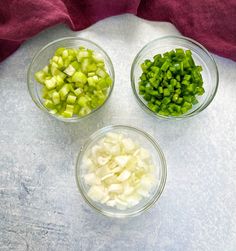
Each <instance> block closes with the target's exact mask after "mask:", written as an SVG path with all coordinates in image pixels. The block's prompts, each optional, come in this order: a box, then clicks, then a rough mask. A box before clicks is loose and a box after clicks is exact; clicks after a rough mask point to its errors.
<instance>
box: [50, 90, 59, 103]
mask: <svg viewBox="0 0 236 251" xmlns="http://www.w3.org/2000/svg"><path fill="white" fill-rule="evenodd" d="M52 101H53V103H54V104H55V105H58V104H59V103H60V94H59V93H58V92H57V91H53V93H52Z"/></svg>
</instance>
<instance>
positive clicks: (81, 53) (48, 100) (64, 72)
mask: <svg viewBox="0 0 236 251" xmlns="http://www.w3.org/2000/svg"><path fill="white" fill-rule="evenodd" d="M35 79H36V81H37V82H39V83H40V84H42V85H43V88H42V98H43V99H45V100H44V106H45V107H46V108H47V109H48V110H49V111H50V113H51V114H57V115H59V116H63V117H65V118H71V117H73V116H79V117H82V116H85V115H87V114H89V113H90V112H91V111H92V110H94V109H97V108H98V107H99V106H101V105H102V104H103V103H104V102H105V100H106V98H107V95H108V92H109V88H110V87H111V85H112V79H111V77H110V76H109V74H108V73H107V71H106V68H105V63H104V59H103V58H102V56H101V55H100V54H98V53H96V52H94V51H92V50H90V49H86V48H84V47H80V48H78V49H71V48H58V49H57V50H56V51H55V54H54V56H53V57H52V58H51V59H50V60H49V64H48V65H47V66H45V67H44V68H43V69H42V70H40V71H38V72H36V73H35Z"/></svg>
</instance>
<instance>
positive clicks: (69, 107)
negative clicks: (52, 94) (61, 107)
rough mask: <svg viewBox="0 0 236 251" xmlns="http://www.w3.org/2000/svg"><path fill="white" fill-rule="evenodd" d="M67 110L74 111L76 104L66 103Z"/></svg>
mask: <svg viewBox="0 0 236 251" xmlns="http://www.w3.org/2000/svg"><path fill="white" fill-rule="evenodd" d="M66 111H69V112H72V113H73V111H74V106H73V105H66Z"/></svg>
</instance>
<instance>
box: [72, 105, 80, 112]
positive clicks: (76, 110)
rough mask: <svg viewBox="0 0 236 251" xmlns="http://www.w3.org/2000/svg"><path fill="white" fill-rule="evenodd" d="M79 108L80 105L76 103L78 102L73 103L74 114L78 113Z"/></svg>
mask: <svg viewBox="0 0 236 251" xmlns="http://www.w3.org/2000/svg"><path fill="white" fill-rule="evenodd" d="M79 110H80V106H79V105H78V104H75V105H74V112H73V113H74V114H78V112H79Z"/></svg>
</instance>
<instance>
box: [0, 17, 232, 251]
mask: <svg viewBox="0 0 236 251" xmlns="http://www.w3.org/2000/svg"><path fill="white" fill-rule="evenodd" d="M167 34H179V33H178V31H177V30H176V29H175V27H174V26H172V25H171V24H169V23H164V22H149V21H145V20H142V19H140V18H137V17H135V16H132V15H122V16H116V17H111V18H108V19H105V20H102V21H100V22H98V23H96V24H94V25H93V26H91V27H89V28H88V29H86V30H83V31H80V32H72V31H71V30H70V29H68V28H67V27H66V26H65V25H58V26H55V27H52V28H49V29H47V30H45V31H43V32H41V33H40V34H38V35H37V36H35V37H34V38H32V39H30V40H29V41H27V42H25V43H24V44H23V45H22V46H21V47H20V48H19V49H18V51H17V52H15V53H14V54H13V55H12V56H10V57H9V58H8V59H7V60H5V61H4V62H3V63H1V64H0V114H1V118H0V250H4V251H5V250H6V251H8V250H17V251H21V250H42V251H44V250H56V251H60V250H62V251H64V250H72V251H75V250H85V251H87V250H88V251H90V250H91V251H105V250H108V251H114V250H117V251H119V250H122V251H126V250H127V251H139V250H140V251H143V250H155V251H156V250H158V251H222V250H224V251H234V250H235V248H236V154H235V152H236V112H235V111H236V84H235V79H236V63H235V62H233V61H230V60H228V59H225V58H221V57H218V56H215V55H214V58H215V60H216V62H217V64H218V67H219V73H220V83H219V89H218V93H217V95H216V97H215V99H214V101H213V102H212V103H211V105H210V106H209V107H208V108H207V109H206V110H205V111H203V112H202V113H201V114H199V115H198V116H196V117H194V118H191V119H187V120H182V121H162V120H157V119H155V118H153V117H151V116H150V115H148V114H146V113H145V112H144V111H143V110H142V109H141V108H140V107H139V106H138V104H137V102H136V101H135V98H134V96H133V94H132V90H131V88H130V78H129V74H130V67H131V63H132V60H133V58H134V56H135V55H136V53H137V52H138V51H139V50H140V49H141V48H142V47H143V46H144V45H145V44H146V43H147V42H149V41H151V40H153V39H154V38H157V37H160V36H163V35H167ZM63 36H80V37H85V38H88V39H91V40H93V41H94V42H96V43H98V44H99V45H100V46H102V47H103V48H104V49H105V50H106V51H107V53H108V54H109V55H110V57H111V59H112V61H113V63H114V68H115V72H116V82H115V88H114V91H113V94H112V97H111V99H110V101H109V105H107V106H106V107H105V108H104V109H103V110H102V111H101V112H98V114H96V116H91V117H90V118H88V119H85V121H82V122H80V123H75V124H68V123H67V124H66V123H63V122H59V121H57V120H55V119H53V118H51V117H49V116H48V115H47V114H45V113H43V112H42V111H40V110H39V109H38V108H37V107H36V106H35V105H34V103H33V102H32V100H31V98H30V96H29V93H28V90H27V83H26V74H27V69H28V66H29V64H30V62H31V60H32V57H33V56H34V54H35V53H36V52H37V51H38V50H39V49H40V48H41V47H42V46H44V45H45V44H46V43H48V42H49V41H52V40H54V39H57V38H60V37H63ZM109 124H126V125H132V126H136V127H138V128H140V129H143V130H145V131H147V132H148V133H149V134H150V135H152V136H153V137H154V138H155V139H156V140H157V141H158V143H159V144H160V146H161V147H162V149H163V151H164V153H165V156H166V159H167V165H168V179H167V184H166V187H165V190H164V193H163V194H162V196H161V198H160V200H159V201H158V202H157V203H156V205H155V206H154V207H153V208H152V209H150V210H149V211H147V212H146V213H144V214H142V215H140V216H138V217H135V218H130V219H123V220H119V219H110V218H107V217H105V216H102V215H98V214H97V213H96V212H94V211H93V210H92V209H90V208H89V206H88V205H87V204H86V203H85V202H84V201H83V199H82V197H81V195H80V194H79V192H78V189H77V186H76V182H75V170H74V169H75V160H76V156H77V153H78V151H79V149H80V147H81V145H82V144H83V142H84V140H85V139H86V138H87V137H88V136H89V135H90V134H91V133H93V132H94V131H95V130H97V129H99V128H101V127H104V126H106V125H109Z"/></svg>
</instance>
